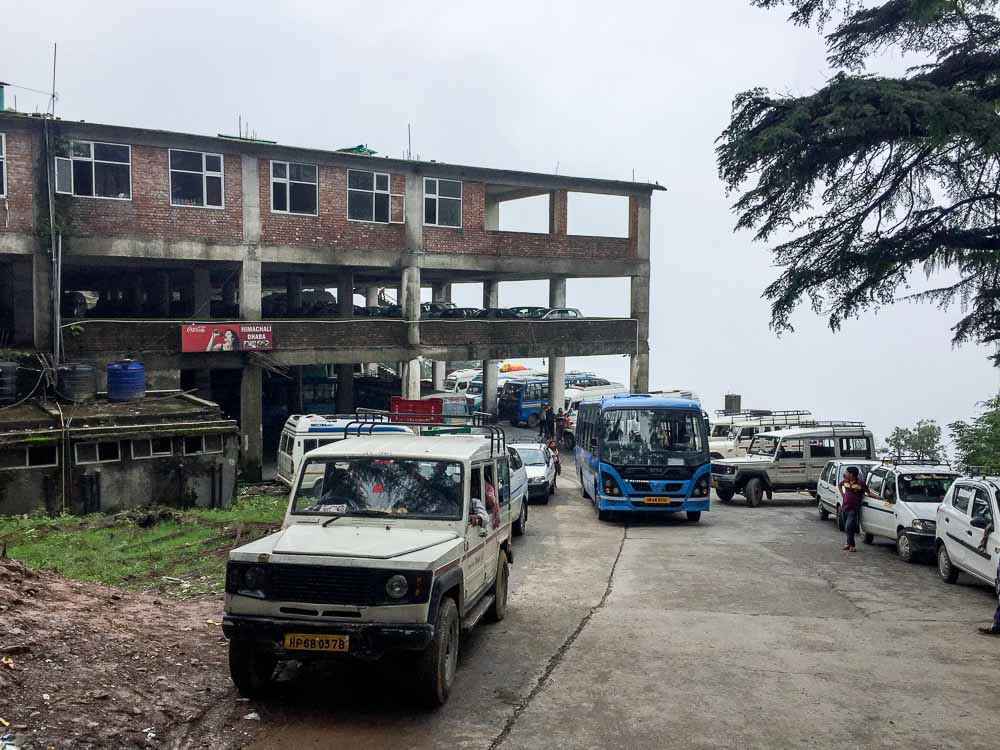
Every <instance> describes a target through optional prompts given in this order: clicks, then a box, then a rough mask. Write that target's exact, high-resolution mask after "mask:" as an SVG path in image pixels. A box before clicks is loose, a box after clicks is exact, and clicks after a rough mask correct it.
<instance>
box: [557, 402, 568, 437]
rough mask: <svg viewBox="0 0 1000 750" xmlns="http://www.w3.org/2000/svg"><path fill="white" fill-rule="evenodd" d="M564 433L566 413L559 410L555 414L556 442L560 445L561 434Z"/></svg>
mask: <svg viewBox="0 0 1000 750" xmlns="http://www.w3.org/2000/svg"><path fill="white" fill-rule="evenodd" d="M565 432H566V413H565V412H564V411H563V410H562V409H560V410H559V413H558V414H556V442H557V443H559V445H562V441H563V434H564V433H565Z"/></svg>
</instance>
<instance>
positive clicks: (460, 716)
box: [253, 456, 1000, 750]
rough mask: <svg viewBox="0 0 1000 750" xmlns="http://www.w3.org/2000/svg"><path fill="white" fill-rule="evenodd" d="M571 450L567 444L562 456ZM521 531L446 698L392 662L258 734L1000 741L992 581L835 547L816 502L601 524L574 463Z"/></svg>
mask: <svg viewBox="0 0 1000 750" xmlns="http://www.w3.org/2000/svg"><path fill="white" fill-rule="evenodd" d="M564 461H567V463H568V458H567V457H565V456H564ZM530 510H531V515H530V519H529V524H528V532H527V534H526V535H525V536H524V537H522V538H520V539H518V540H516V549H515V554H516V558H515V566H514V575H513V579H512V593H511V602H510V610H509V614H508V617H507V619H506V620H505V621H504V622H502V623H500V624H499V625H486V626H482V627H480V628H478V629H477V630H476V631H475V632H474V633H472V634H470V635H469V636H468V637H467V638H465V639H464V641H463V651H462V656H461V664H460V669H459V674H458V677H457V683H456V686H455V690H454V692H453V694H452V697H451V700H450V702H449V703H448V705H447V706H445V707H444V708H442V709H441V710H439V711H436V712H432V713H425V712H423V711H421V710H420V709H419V708H416V707H415V706H414V705H413V704H412V703H411V702H410V701H408V700H407V696H406V686H405V681H404V680H402V679H399V678H400V677H401V675H398V674H396V673H394V670H393V669H392V668H391V667H386V668H383V669H379V670H372V669H370V668H360V669H342V668H341V669H337V670H330V671H328V672H326V673H324V674H319V675H309V676H303V677H301V678H299V679H297V680H294V681H292V682H291V683H289V684H288V685H287V687H286V689H285V690H283V691H282V693H281V694H280V695H279V696H277V697H276V698H275V699H273V700H272V701H270V702H268V703H267V704H264V705H262V706H260V713H261V714H262V717H263V720H264V721H263V724H264V726H263V727H262V729H263V731H262V733H261V734H260V735H259V739H258V741H257V742H256V744H254V745H253V747H254V748H273V747H294V748H296V750H311V749H313V748H329V747H352V748H393V749H394V750H398V748H413V749H417V748H445V747H453V748H511V749H521V748H526V749H534V748H537V749H539V750H542V749H546V750H551V749H552V748H574V749H575V748H630V749H632V748H662V747H706V748H707V747H734V748H777V747H781V748H784V747H812V748H826V747H830V748H837V749H838V750H842V749H843V748H855V747H907V748H945V747H953V748H974V747H984V748H985V747H995V746H996V744H997V741H998V738H1000V688H998V687H997V686H998V680H997V675H998V669H997V668H998V665H1000V640H995V639H989V638H985V637H982V636H979V635H977V634H976V632H975V627H976V625H979V624H985V623H987V622H988V621H989V618H990V616H991V614H992V612H993V608H994V606H995V600H994V599H993V596H992V591H991V589H990V588H988V587H986V586H981V585H978V584H974V583H972V582H970V581H969V580H967V579H964V578H963V579H962V581H961V582H960V585H958V586H948V585H946V584H944V583H943V582H941V581H940V579H939V577H938V574H937V571H936V569H935V568H934V567H933V566H932V565H930V564H917V565H907V564H906V563H903V562H901V561H900V560H899V559H898V558H897V557H896V554H895V551H894V548H893V547H892V546H891V545H889V544H878V545H875V546H871V547H865V546H863V547H861V548H860V549H859V551H858V552H857V553H856V554H853V555H850V554H848V553H846V552H842V551H841V549H840V547H841V543H842V541H841V539H842V537H841V535H840V534H838V533H837V531H836V529H835V528H834V525H833V522H832V521H825V522H824V521H820V520H819V518H818V516H817V514H816V512H815V509H814V507H813V506H812V504H811V503H810V501H809V500H808V499H806V498H803V497H800V496H795V497H788V498H785V499H782V500H777V499H776V501H775V502H774V503H770V504H768V503H765V504H764V505H763V506H762V507H760V508H757V509H752V508H746V507H743V506H742V505H729V506H726V505H722V504H720V503H718V502H715V503H714V504H713V510H712V512H710V513H707V514H705V515H704V516H703V517H702V521H701V523H700V524H697V525H693V524H688V523H686V522H684V521H682V520H681V519H677V520H666V521H650V522H637V523H636V522H631V523H629V524H627V525H626V524H625V523H622V522H612V523H600V522H598V521H597V518H596V514H595V513H594V512H593V509H592V507H591V505H590V503H589V502H588V501H585V500H583V499H582V498H581V497H580V493H579V488H578V487H577V486H576V484H575V482H574V481H573V479H572V466H571V465H567V471H566V472H565V473H564V477H563V480H562V481H561V485H560V490H559V492H558V493H557V495H556V497H555V498H553V500H552V502H551V503H550V504H549V505H547V506H543V505H532V506H531V509H530Z"/></svg>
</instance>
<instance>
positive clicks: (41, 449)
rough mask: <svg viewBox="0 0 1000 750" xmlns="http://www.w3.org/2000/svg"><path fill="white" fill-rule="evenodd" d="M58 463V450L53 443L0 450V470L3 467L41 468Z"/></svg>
mask: <svg viewBox="0 0 1000 750" xmlns="http://www.w3.org/2000/svg"><path fill="white" fill-rule="evenodd" d="M58 465H59V450H58V448H57V447H56V446H55V445H32V446H30V447H27V448H6V449H4V450H0V471H2V470H4V469H41V468H44V467H47V466H58Z"/></svg>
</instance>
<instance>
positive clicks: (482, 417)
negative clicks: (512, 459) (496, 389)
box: [344, 409, 507, 457]
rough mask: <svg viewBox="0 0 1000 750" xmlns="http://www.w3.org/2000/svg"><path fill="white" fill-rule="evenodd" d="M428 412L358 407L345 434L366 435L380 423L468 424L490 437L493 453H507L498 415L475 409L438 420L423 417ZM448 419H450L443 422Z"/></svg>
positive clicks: (422, 425) (416, 424) (409, 424)
mask: <svg viewBox="0 0 1000 750" xmlns="http://www.w3.org/2000/svg"><path fill="white" fill-rule="evenodd" d="M422 417H430V415H427V414H398V413H393V412H388V411H382V410H379V409H358V410H357V411H356V412H355V413H354V414H353V415H351V417H348V418H349V419H351V421H350V422H349V423H348V424H346V425H344V437H345V438H348V437H367V436H369V435H372V434H373V433H374V431H375V428H376V427H377V426H381V425H386V424H396V425H401V426H404V427H468V428H469V429H470V430H482V432H481V433H480V434H481V435H483V436H484V437H488V438H489V439H490V456H491V457H494V456H505V455H507V433H506V432H504V430H503V428H502V427H500V426H499V425H497V424H496V417H494V416H493V415H492V414H488V413H486V412H475V413H473V414H471V415H469V416H467V417H461V416H452V415H443V418H439V419H438V420H437V421H435V420H432V419H422ZM444 419H447V421H444Z"/></svg>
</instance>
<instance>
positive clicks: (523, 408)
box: [497, 372, 611, 428]
mask: <svg viewBox="0 0 1000 750" xmlns="http://www.w3.org/2000/svg"><path fill="white" fill-rule="evenodd" d="M565 383H566V387H567V388H569V387H570V386H573V387H575V388H588V387H590V386H594V385H610V384H611V382H610V381H608V380H605V379H604V378H598V377H595V376H594V375H593V374H592V373H589V372H569V373H566V380H565ZM548 401H549V380H548V378H544V377H541V378H540V377H534V378H533V377H526V378H512V379H510V380H508V381H507V382H506V383H504V386H503V388H502V389H501V390H500V399H499V401H498V402H497V417H498V418H499V419H507V420H509V421H510V423H511V424H512V425H514V426H515V427H517V426H519V425H522V424H526V425H528V427H532V428H534V427H537V426H538V411H539V409H541V408H542V404H546V403H548ZM561 407H562V404H555V405H553V408H555V410H556V411H559V409H560V408H561Z"/></svg>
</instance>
